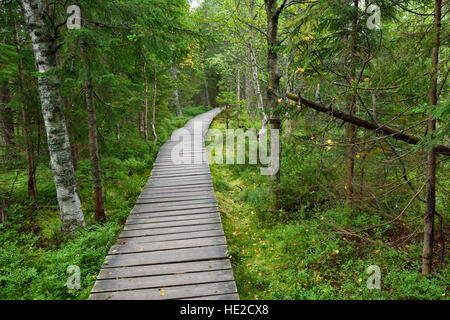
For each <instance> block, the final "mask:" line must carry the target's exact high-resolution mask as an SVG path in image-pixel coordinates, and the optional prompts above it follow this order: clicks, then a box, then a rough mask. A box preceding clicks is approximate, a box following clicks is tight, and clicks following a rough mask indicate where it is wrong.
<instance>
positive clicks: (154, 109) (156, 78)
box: [152, 67, 158, 144]
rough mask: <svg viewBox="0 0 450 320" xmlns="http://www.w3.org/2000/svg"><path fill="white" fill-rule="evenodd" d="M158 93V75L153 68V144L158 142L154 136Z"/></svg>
mask: <svg viewBox="0 0 450 320" xmlns="http://www.w3.org/2000/svg"><path fill="white" fill-rule="evenodd" d="M157 91H158V74H157V71H156V67H155V75H154V79H153V98H152V136H153V144H156V142H157V141H158V136H157V135H156V96H157Z"/></svg>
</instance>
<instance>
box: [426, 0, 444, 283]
mask: <svg viewBox="0 0 450 320" xmlns="http://www.w3.org/2000/svg"><path fill="white" fill-rule="evenodd" d="M441 27H442V0H436V1H435V8H434V24H433V50H432V53H431V72H430V103H429V104H430V105H431V106H436V105H437V103H438V83H439V51H440V46H441ZM433 111H434V110H433ZM435 131H436V119H435V118H434V115H433V112H431V114H430V116H429V118H428V134H429V136H430V137H431V138H432V137H433V134H434V132H435ZM435 214H436V148H435V147H434V146H433V147H432V148H431V150H430V151H429V153H428V157H427V205H426V211H425V227H424V231H423V252H422V274H423V275H424V276H428V275H429V274H430V273H431V270H432V266H433V240H434V216H435Z"/></svg>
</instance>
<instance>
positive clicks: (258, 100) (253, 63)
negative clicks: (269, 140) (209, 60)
mask: <svg viewBox="0 0 450 320" xmlns="http://www.w3.org/2000/svg"><path fill="white" fill-rule="evenodd" d="M254 8H255V1H254V0H250V11H249V14H250V19H251V20H253V16H254V12H253V11H254ZM249 33H250V37H249V40H248V47H249V51H250V65H251V69H252V77H253V85H254V86H255V95H256V105H257V108H258V110H259V111H260V112H261V120H262V125H261V130H260V131H259V134H258V135H259V136H263V135H264V134H265V132H266V131H267V123H268V122H269V119H268V118H267V116H266V114H265V112H264V101H263V97H262V94H261V88H260V86H259V78H258V65H257V61H256V55H255V50H254V47H253V44H254V36H253V30H252V29H251V28H250V30H249Z"/></svg>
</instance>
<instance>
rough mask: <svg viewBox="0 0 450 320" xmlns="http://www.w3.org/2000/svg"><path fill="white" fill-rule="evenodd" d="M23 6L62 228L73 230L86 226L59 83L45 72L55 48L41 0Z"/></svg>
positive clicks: (53, 61) (53, 63)
mask: <svg viewBox="0 0 450 320" xmlns="http://www.w3.org/2000/svg"><path fill="white" fill-rule="evenodd" d="M22 5H23V13H24V17H25V21H26V24H27V27H28V29H29V33H30V37H31V42H32V47H33V52H34V56H35V62H36V66H37V71H38V73H40V74H41V76H40V77H39V80H38V89H39V94H40V98H41V105H42V115H43V118H44V124H45V128H46V131H47V141H48V148H49V155H50V164H51V168H52V171H53V175H54V179H55V186H56V193H57V196H58V203H59V207H60V216H61V228H62V230H63V231H66V232H72V231H75V230H76V229H77V228H79V227H80V226H84V225H85V222H84V215H83V211H82V209H81V202H80V198H79V195H78V186H77V181H76V178H75V173H74V170H73V165H72V154H71V149H70V142H69V137H68V134H67V127H66V120H65V117H64V110H63V105H62V100H61V94H60V91H59V88H60V84H59V81H58V78H57V76H56V75H54V74H46V75H44V74H45V73H47V72H48V71H50V70H51V69H53V68H54V67H55V66H56V50H55V46H54V43H53V40H52V36H51V33H50V30H49V29H48V27H47V25H46V21H45V20H44V12H43V7H44V6H43V2H42V1H37V0H23V1H22Z"/></svg>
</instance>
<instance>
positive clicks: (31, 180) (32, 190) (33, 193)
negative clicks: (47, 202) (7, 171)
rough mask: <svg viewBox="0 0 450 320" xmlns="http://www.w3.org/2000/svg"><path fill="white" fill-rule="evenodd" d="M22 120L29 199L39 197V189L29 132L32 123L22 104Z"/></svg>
mask: <svg viewBox="0 0 450 320" xmlns="http://www.w3.org/2000/svg"><path fill="white" fill-rule="evenodd" d="M22 120H23V137H24V139H25V151H26V152H25V156H26V163H27V173H28V197H29V198H36V197H37V187H36V174H35V165H34V161H33V148H32V146H31V141H30V134H29V132H28V129H29V126H30V122H29V120H28V115H27V110H26V109H25V106H24V105H23V104H22Z"/></svg>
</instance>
